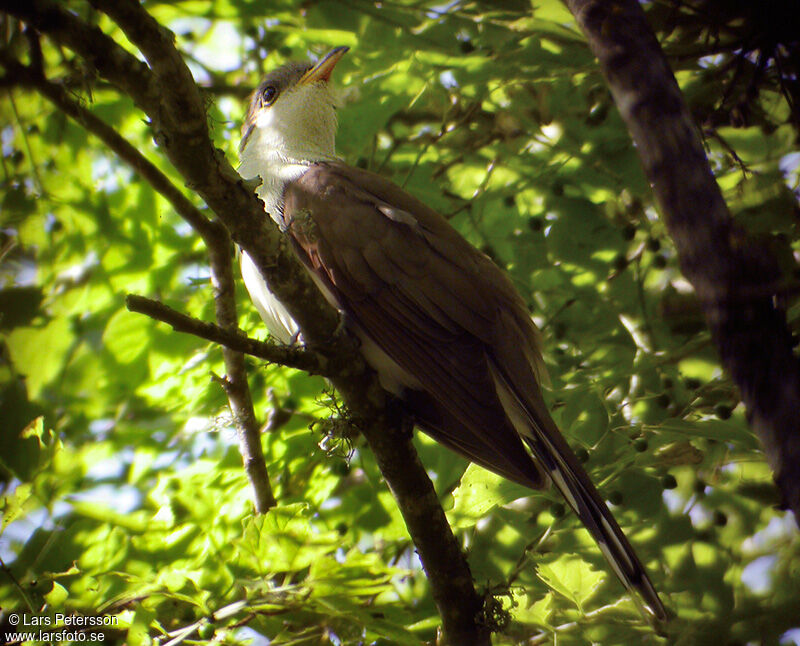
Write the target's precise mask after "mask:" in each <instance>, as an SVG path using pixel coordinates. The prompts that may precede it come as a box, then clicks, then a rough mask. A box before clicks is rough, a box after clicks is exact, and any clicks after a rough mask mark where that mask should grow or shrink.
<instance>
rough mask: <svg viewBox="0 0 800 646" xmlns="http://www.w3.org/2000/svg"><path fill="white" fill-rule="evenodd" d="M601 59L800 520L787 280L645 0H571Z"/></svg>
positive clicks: (686, 269) (798, 405) (796, 367)
mask: <svg viewBox="0 0 800 646" xmlns="http://www.w3.org/2000/svg"><path fill="white" fill-rule="evenodd" d="M567 4H568V5H569V8H570V10H571V11H572V13H573V14H574V15H575V17H576V19H577V21H578V24H579V25H580V27H581V29H582V30H583V31H584V33H585V34H586V37H587V39H588V41H589V46H590V48H591V50H592V52H593V53H594V54H595V56H597V58H598V59H599V61H600V66H601V68H602V70H603V74H604V75H605V76H606V79H607V80H608V84H609V87H610V89H611V93H612V95H613V96H614V100H615V102H616V104H617V106H618V108H619V111H620V113H621V115H622V118H623V119H624V120H625V123H626V124H627V126H628V130H629V131H630V133H631V136H632V138H633V141H634V143H635V144H636V149H637V151H638V153H639V156H640V158H641V160H642V164H643V166H644V169H645V172H646V174H647V177H648V179H649V180H650V183H651V184H652V186H653V191H654V193H655V195H656V198H657V200H658V203H659V206H660V210H661V214H662V216H663V217H664V220H665V221H666V224H667V227H668V229H669V232H670V235H671V236H672V238H673V240H674V241H675V246H676V247H677V250H678V255H679V259H680V265H681V269H682V271H683V273H684V275H685V276H686V277H687V278H688V279H689V281H690V282H691V283H692V285H693V286H694V289H695V292H696V293H697V296H698V298H699V300H700V303H701V305H702V307H703V310H704V312H705V316H706V320H707V321H708V325H709V327H710V329H711V333H712V335H713V337H714V341H715V343H716V345H717V349H718V350H719V353H720V356H721V358H722V363H723V365H724V366H725V368H726V370H727V371H728V372H729V374H730V375H731V377H732V378H733V380H734V381H735V382H736V384H737V385H738V387H739V389H740V390H741V393H742V398H743V400H744V402H745V404H746V406H747V410H748V415H749V418H750V424H751V425H752V427H753V429H754V430H755V432H756V433H757V434H758V436H759V438H760V439H761V442H762V444H763V446H764V449H765V452H766V456H767V460H768V462H769V464H770V466H771V468H772V470H773V472H774V476H775V480H776V482H777V484H778V486H779V487H780V489H781V491H782V493H783V496H784V498H785V500H786V502H787V503H788V504H789V506H790V507H791V508H792V509H793V510H794V512H795V517H796V520H797V521H798V523H800V416H798V414H797V411H798V410H800V362H798V360H797V358H796V357H795V356H794V354H793V353H792V342H791V335H790V332H789V330H788V328H787V325H786V312H785V310H784V309H783V307H782V306H781V304H780V301H781V299H780V298H779V294H778V286H779V285H780V277H781V273H780V270H779V268H778V265H777V263H776V261H775V259H774V258H773V257H771V255H770V254H769V252H768V251H767V250H766V249H764V248H761V247H759V246H757V244H756V243H755V242H754V241H753V240H752V239H749V238H748V237H747V235H746V234H745V232H744V231H742V230H741V228H739V227H738V226H737V225H736V224H735V223H734V222H733V219H732V218H731V215H730V213H729V212H728V208H727V206H726V205H725V202H724V200H723V198H722V194H721V193H720V190H719V187H718V186H717V183H716V181H715V179H714V176H713V174H712V172H711V169H710V167H709V165H708V160H707V159H706V156H705V153H704V152H703V147H702V143H701V141H700V137H699V134H698V131H697V128H696V127H695V125H694V123H693V121H692V117H691V113H690V112H689V108H688V106H687V105H686V102H685V101H684V99H683V96H682V95H681V92H680V89H679V88H678V84H677V82H676V81H675V77H674V76H673V74H672V72H671V70H670V69H669V66H668V64H667V61H666V59H665V57H664V54H663V52H662V51H661V48H660V47H659V44H658V42H657V41H656V38H655V36H654V35H653V33H652V31H651V30H650V28H649V26H648V25H647V21H646V19H645V15H644V12H643V10H642V7H641V5H640V4H639V3H638V2H636V0H613V1H611V0H567Z"/></svg>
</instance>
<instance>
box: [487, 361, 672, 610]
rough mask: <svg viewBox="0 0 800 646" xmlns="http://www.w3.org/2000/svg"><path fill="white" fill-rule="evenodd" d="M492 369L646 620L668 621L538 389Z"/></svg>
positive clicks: (542, 460)
mask: <svg viewBox="0 0 800 646" xmlns="http://www.w3.org/2000/svg"><path fill="white" fill-rule="evenodd" d="M490 366H491V371H492V375H493V377H494V381H495V385H496V387H497V395H498V397H499V398H500V401H501V403H502V405H503V408H504V409H505V411H506V414H507V415H508V418H509V420H510V421H511V422H512V424H513V425H514V427H515V428H516V429H517V432H518V433H519V434H520V436H522V439H523V440H525V442H526V444H527V445H528V446H529V447H530V448H531V451H532V452H533V455H534V457H535V458H536V459H537V460H538V461H539V464H540V466H541V467H542V469H543V470H544V471H545V472H546V473H548V475H549V476H550V478H551V479H552V481H553V484H555V486H556V487H557V488H558V490H559V491H560V492H561V495H562V496H564V498H565V499H566V501H567V503H568V504H569V506H570V507H571V508H572V510H573V511H574V512H575V513H576V514H577V516H578V518H580V520H581V522H582V523H583V524H584V525H585V526H586V529H588V530H589V533H591V535H592V538H594V540H595V541H596V542H597V544H598V546H599V547H600V550H601V551H602V552H603V556H605V558H606V560H607V561H608V563H609V565H610V566H611V569H613V570H614V573H615V574H616V575H617V577H618V578H619V580H620V581H621V582H622V584H623V585H624V586H625V587H626V588H627V589H628V590H629V591H630V592H631V596H632V597H633V599H634V602H635V603H636V604H637V605H638V606H639V607H640V609H641V601H644V604H645V608H644V609H642V610H644V612H643V614H644V616H645V617H647V618H648V619H655V620H656V621H657V622H664V621H666V620H667V619H668V615H667V610H666V608H665V607H664V604H663V603H662V602H661V599H660V598H659V596H658V593H657V592H656V589H655V587H654V586H653V583H652V582H651V581H650V577H648V576H647V572H646V571H645V569H644V566H643V565H642V562H641V561H640V560H639V557H638V556H637V555H636V552H635V551H634V549H633V547H632V546H631V544H630V542H629V541H628V539H627V538H626V537H625V534H623V532H622V529H620V526H619V525H618V524H617V521H616V520H614V516H612V515H611V512H610V511H609V509H608V507H607V506H606V504H605V502H603V499H602V498H601V497H600V494H599V493H598V492H597V489H596V488H595V486H594V485H593V484H592V481H591V480H590V479H589V476H588V475H587V473H586V471H585V470H584V468H583V467H582V466H581V464H580V462H578V458H576V457H575V454H574V453H573V452H572V449H570V448H569V445H568V444H567V442H566V440H565V439H564V437H563V436H562V435H561V432H560V431H559V430H558V427H557V426H556V424H555V422H554V421H553V420H552V418H551V417H550V414H549V413H548V411H547V407H546V406H545V404H544V400H543V399H542V397H541V394H540V393H539V391H538V388H532V389H530V391H529V392H526V393H525V394H521V393H520V392H519V390H518V389H517V388H515V387H514V386H513V385H512V384H511V383H509V380H508V379H507V378H506V376H505V375H504V373H503V371H502V370H501V369H499V367H498V366H497V364H494V362H492V363H491V364H490ZM526 395H527V396H526Z"/></svg>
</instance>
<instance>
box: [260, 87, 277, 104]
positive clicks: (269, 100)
mask: <svg viewBox="0 0 800 646" xmlns="http://www.w3.org/2000/svg"><path fill="white" fill-rule="evenodd" d="M277 98H278V90H277V88H276V87H275V86H274V85H268V86H267V87H265V88H264V89H263V91H262V92H261V102H262V103H263V104H264V105H272V104H273V103H274V102H275V99H277Z"/></svg>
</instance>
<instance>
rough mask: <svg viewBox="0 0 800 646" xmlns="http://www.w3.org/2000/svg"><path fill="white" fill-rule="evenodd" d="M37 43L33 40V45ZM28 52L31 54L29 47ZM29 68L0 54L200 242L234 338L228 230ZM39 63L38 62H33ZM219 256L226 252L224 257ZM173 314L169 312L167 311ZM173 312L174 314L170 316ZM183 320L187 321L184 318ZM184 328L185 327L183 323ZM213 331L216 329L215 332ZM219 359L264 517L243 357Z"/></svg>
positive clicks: (264, 479)
mask: <svg viewBox="0 0 800 646" xmlns="http://www.w3.org/2000/svg"><path fill="white" fill-rule="evenodd" d="M35 42H36V43H37V44H38V41H35ZM34 51H36V50H35V49H34ZM32 59H33V61H34V63H33V65H31V66H30V67H28V66H25V65H21V64H20V63H19V62H18V61H16V60H14V59H13V58H12V57H10V56H9V55H8V54H7V52H5V51H2V50H0V65H2V66H3V67H4V68H5V69H6V71H7V73H8V74H9V76H10V77H12V78H13V79H14V80H15V81H16V82H17V84H20V85H25V86H28V87H32V88H34V89H36V90H37V91H38V92H39V93H40V94H42V96H44V97H46V98H48V99H49V100H50V101H51V102H52V103H53V104H54V105H55V106H56V107H58V108H59V109H60V110H62V111H63V112H64V113H65V114H67V115H68V116H70V117H72V118H73V119H74V120H75V121H77V122H78V123H80V124H81V125H82V126H83V127H84V128H86V130H87V131H88V132H91V133H92V134H94V135H96V136H97V137H98V138H99V139H100V140H101V141H102V142H103V143H105V144H106V145H107V146H108V147H109V149H111V150H112V151H113V152H115V153H116V154H117V156H118V157H119V158H120V159H122V160H123V161H125V162H126V163H127V164H128V165H129V166H130V167H131V168H133V170H134V171H136V172H137V173H139V175H140V176H142V177H143V178H144V179H145V180H147V181H148V182H149V183H150V185H151V186H152V187H153V188H154V189H155V190H156V191H158V192H159V193H160V194H161V195H163V196H164V197H165V198H166V199H167V200H169V202H170V204H172V206H173V207H174V208H175V210H176V211H177V212H178V214H179V215H181V217H183V219H184V220H186V221H187V222H188V223H189V224H190V225H191V226H192V227H193V228H194V229H195V230H196V231H197V232H198V233H199V234H200V235H201V236H202V238H203V240H204V241H205V243H206V247H207V248H208V250H209V260H210V265H211V271H212V279H213V283H214V296H215V298H214V302H215V305H216V314H217V321H218V322H219V324H220V325H221V326H222V328H224V330H223V331H225V332H228V331H230V332H229V333H230V334H231V335H235V331H236V330H238V326H237V321H236V303H235V300H234V283H233V274H232V272H231V254H230V253H229V252H230V250H231V242H230V236H229V235H228V231H227V230H226V229H225V228H224V227H222V226H219V225H217V224H216V223H214V222H210V221H209V220H207V219H206V218H205V217H204V216H203V214H202V213H200V211H199V210H198V209H197V208H196V207H195V206H194V205H193V204H192V203H191V202H190V201H189V199H188V198H187V197H186V196H185V195H183V193H181V192H180V191H179V190H178V189H177V188H176V187H175V185H174V184H173V183H172V182H171V181H170V180H169V178H167V176H166V175H164V174H163V173H162V172H161V171H160V170H158V168H156V167H155V166H154V165H153V164H152V163H151V162H150V161H148V160H147V158H145V157H144V155H142V154H141V153H140V152H139V151H138V150H136V149H135V148H134V147H133V146H132V145H131V144H130V142H128V141H127V140H126V139H125V138H124V137H122V136H121V135H120V134H119V133H118V132H117V131H116V130H114V129H113V128H112V127H111V126H109V125H108V124H107V123H105V122H104V121H103V120H102V119H100V118H98V117H97V116H96V115H94V114H93V113H92V112H90V111H89V110H87V109H86V108H84V107H83V106H82V105H80V104H79V103H78V102H77V101H75V100H74V99H72V98H71V97H70V96H69V95H68V94H67V91H66V90H65V89H64V88H63V87H61V86H60V85H58V84H56V83H52V82H50V81H48V80H47V79H46V78H45V77H44V74H43V70H41V69H40V68H39V67H38V66H36V60H37V57H32ZM39 60H40V59H39ZM225 252H228V253H227V255H226V253H225ZM173 312H174V311H173ZM174 314H178V313H177V312H174ZM185 319H187V320H188V321H191V320H192V319H189V317H185ZM184 325H186V323H185V322H184ZM215 329H219V328H215ZM222 353H223V358H224V361H225V368H226V372H227V379H225V380H223V381H222V384H223V386H224V387H225V392H226V394H227V396H228V402H229V404H230V406H231V410H232V411H233V418H234V421H235V424H236V429H237V432H238V435H239V449H240V452H241V454H242V459H243V460H244V466H245V471H246V473H247V476H248V480H249V481H250V484H251V486H252V487H253V493H254V501H255V508H256V511H257V512H258V513H265V512H266V511H267V510H268V509H269V508H270V507H274V506H275V497H274V495H273V493H272V488H271V486H270V483H269V474H268V473H267V465H266V463H265V461H264V454H263V451H262V449H261V437H260V432H259V428H258V423H257V421H256V417H255V412H254V411H253V403H252V397H251V396H250V389H249V386H248V384H247V378H246V373H245V367H244V357H243V356H242V354H241V353H240V352H237V351H234V350H231V349H230V348H229V347H227V346H225V345H223V347H222Z"/></svg>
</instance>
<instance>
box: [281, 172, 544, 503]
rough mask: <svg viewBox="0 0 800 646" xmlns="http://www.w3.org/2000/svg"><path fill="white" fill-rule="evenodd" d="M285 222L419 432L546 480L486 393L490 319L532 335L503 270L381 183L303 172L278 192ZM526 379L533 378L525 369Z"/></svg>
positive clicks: (504, 468) (513, 472)
mask: <svg viewBox="0 0 800 646" xmlns="http://www.w3.org/2000/svg"><path fill="white" fill-rule="evenodd" d="M284 198H285V203H284V219H285V221H286V222H287V225H288V230H289V232H290V233H291V235H292V237H293V239H294V240H295V242H296V243H297V246H298V247H299V251H300V253H301V256H302V257H303V259H304V261H305V262H306V264H307V265H308V266H309V268H310V269H312V271H313V272H314V273H315V274H316V275H317V277H318V278H319V279H320V280H321V281H322V282H323V283H324V284H325V285H326V287H327V289H328V290H329V291H330V292H331V293H332V295H333V296H334V298H335V299H336V301H337V304H338V306H339V307H340V309H342V310H343V311H344V312H345V313H346V315H347V317H348V320H349V322H350V324H351V325H353V326H354V327H356V328H357V329H358V330H359V331H361V332H362V333H363V334H364V335H366V336H367V337H368V338H369V339H371V340H372V341H373V342H374V343H375V344H376V345H377V346H378V347H379V348H380V349H381V350H382V351H383V352H384V353H386V355H388V356H389V357H390V358H391V359H392V360H393V361H394V362H395V363H397V364H398V365H399V366H400V367H401V368H402V369H403V370H404V371H405V372H406V373H408V374H409V375H411V376H412V377H413V381H414V383H408V384H405V385H406V386H407V387H408V388H409V390H408V391H407V392H406V393H405V396H404V398H405V399H406V401H407V402H408V404H409V407H410V408H411V410H412V412H413V413H414V414H415V416H416V418H417V422H418V424H419V426H420V427H421V428H423V430H425V431H426V432H428V433H429V434H430V435H432V436H433V437H434V439H437V440H438V441H440V442H442V443H443V444H445V445H447V446H449V447H450V448H453V449H455V450H457V451H459V452H460V453H462V454H463V455H465V456H466V457H468V458H469V459H471V460H473V461H474V462H476V463H478V464H481V465H483V466H485V467H487V468H489V469H491V470H493V471H496V472H497V473H499V474H501V475H503V476H505V477H508V478H510V479H513V480H515V481H518V482H521V483H523V484H526V485H528V486H531V487H537V488H539V487H541V486H543V485H544V484H545V483H546V480H547V479H546V477H543V476H542V474H541V471H540V470H539V469H538V467H537V466H536V465H535V463H534V462H533V461H532V460H531V458H530V456H529V455H528V453H527V451H526V450H525V448H524V446H523V444H522V442H521V440H520V438H519V435H518V434H517V432H516V431H515V430H514V428H513V426H511V424H510V423H509V421H508V419H507V417H506V415H505V413H504V411H503V408H502V406H501V404H500V402H499V400H498V398H497V395H496V394H495V384H494V382H493V379H492V376H491V373H490V370H489V365H488V358H487V350H486V349H487V346H489V345H491V344H492V343H493V342H494V337H495V335H496V333H497V331H496V325H495V323H496V320H497V317H498V313H499V312H501V311H506V312H507V311H515V312H518V316H519V317H522V318H524V319H525V320H526V321H528V323H527V325H528V326H529V327H530V329H531V334H530V337H529V338H528V339H526V340H525V344H524V345H527V348H523V347H521V346H518V347H520V351H521V352H526V353H527V354H530V355H532V356H535V357H537V358H538V348H537V346H536V344H537V342H538V341H537V339H536V335H535V328H533V327H532V325H531V324H530V323H529V318H528V314H527V312H526V311H525V308H524V304H523V303H522V302H521V299H520V298H519V296H518V295H517V294H516V292H515V290H514V288H513V286H512V285H511V284H510V282H509V281H508V279H507V278H506V277H505V275H503V273H502V272H501V271H500V270H499V269H497V267H496V266H495V265H494V264H492V262H491V261H490V260H489V259H488V258H486V256H484V255H483V254H481V253H480V252H479V251H477V250H476V249H475V248H474V247H472V246H471V245H470V244H469V243H467V242H466V241H465V240H464V239H463V238H462V237H461V236H460V235H459V234H458V233H457V232H456V231H455V230H454V229H453V228H452V227H451V226H450V225H449V224H448V223H447V222H446V221H445V220H444V219H443V218H441V217H440V216H439V215H437V214H436V213H434V212H433V211H431V210H430V209H428V208H427V207H425V206H424V205H422V204H421V203H420V202H418V201H416V200H414V198H412V197H411V196H409V195H408V194H407V193H405V192H403V191H402V190H400V189H399V188H397V187H395V186H394V185H393V184H391V183H390V182H387V181H386V180H384V179H382V178H380V177H378V176H376V175H373V174H371V173H367V172H365V171H359V170H357V169H352V168H349V167H347V166H344V165H341V164H326V163H320V164H315V165H313V166H312V167H311V168H310V169H309V171H308V172H306V173H305V174H304V175H303V176H302V177H301V178H300V179H298V180H297V181H295V182H293V183H290V184H289V185H288V186H287V188H286V191H285V193H284ZM530 378H531V379H534V378H535V376H534V373H533V372H530Z"/></svg>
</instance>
